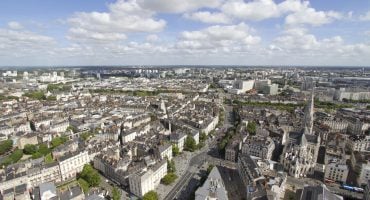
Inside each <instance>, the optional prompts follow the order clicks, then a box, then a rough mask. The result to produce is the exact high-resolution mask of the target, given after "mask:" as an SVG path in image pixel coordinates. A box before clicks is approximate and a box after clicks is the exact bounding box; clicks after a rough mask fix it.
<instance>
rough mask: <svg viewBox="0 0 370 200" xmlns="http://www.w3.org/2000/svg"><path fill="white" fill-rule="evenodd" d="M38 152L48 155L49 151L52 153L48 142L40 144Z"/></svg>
mask: <svg viewBox="0 0 370 200" xmlns="http://www.w3.org/2000/svg"><path fill="white" fill-rule="evenodd" d="M38 152H39V153H41V154H42V155H47V154H48V153H50V149H49V148H48V146H47V145H46V144H40V145H39V149H38Z"/></svg>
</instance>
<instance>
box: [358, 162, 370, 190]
mask: <svg viewBox="0 0 370 200" xmlns="http://www.w3.org/2000/svg"><path fill="white" fill-rule="evenodd" d="M369 180H370V163H369V162H368V163H366V164H362V167H361V172H360V176H359V177H358V183H359V185H364V184H367V183H368V181H369Z"/></svg>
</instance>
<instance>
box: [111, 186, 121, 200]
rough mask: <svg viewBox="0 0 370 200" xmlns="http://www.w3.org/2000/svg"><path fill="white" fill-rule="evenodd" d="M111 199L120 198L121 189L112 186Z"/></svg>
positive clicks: (118, 199)
mask: <svg viewBox="0 0 370 200" xmlns="http://www.w3.org/2000/svg"><path fill="white" fill-rule="evenodd" d="M112 199H113V200H120V199H121V191H120V190H119V189H118V188H117V187H114V188H113V190H112Z"/></svg>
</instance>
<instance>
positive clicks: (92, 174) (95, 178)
mask: <svg viewBox="0 0 370 200" xmlns="http://www.w3.org/2000/svg"><path fill="white" fill-rule="evenodd" d="M79 177H80V178H83V179H84V180H85V181H86V182H87V183H89V185H90V186H92V187H96V186H98V185H99V183H100V176H99V174H98V172H97V171H96V170H95V169H94V168H93V167H92V166H91V165H89V164H86V165H85V166H84V168H83V169H82V172H81V174H80V176H79Z"/></svg>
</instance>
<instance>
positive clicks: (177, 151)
mask: <svg viewBox="0 0 370 200" xmlns="http://www.w3.org/2000/svg"><path fill="white" fill-rule="evenodd" d="M179 154H180V149H179V147H178V146H177V145H176V144H173V145H172V155H173V156H177V155H179Z"/></svg>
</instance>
